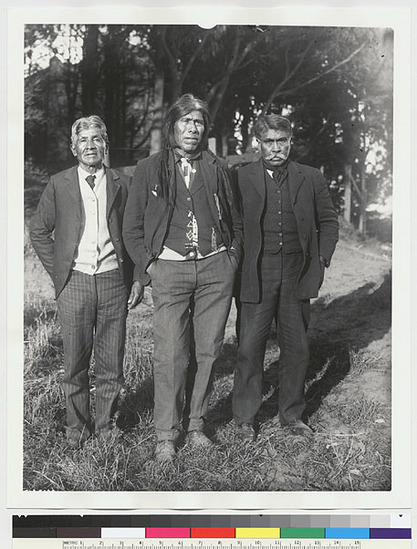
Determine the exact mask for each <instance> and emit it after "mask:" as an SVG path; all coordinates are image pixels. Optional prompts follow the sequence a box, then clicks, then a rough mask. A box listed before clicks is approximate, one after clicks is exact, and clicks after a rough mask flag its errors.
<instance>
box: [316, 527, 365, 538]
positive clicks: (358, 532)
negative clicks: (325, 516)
mask: <svg viewBox="0 0 417 549" xmlns="http://www.w3.org/2000/svg"><path fill="white" fill-rule="evenodd" d="M326 538H327V539H369V528H326Z"/></svg>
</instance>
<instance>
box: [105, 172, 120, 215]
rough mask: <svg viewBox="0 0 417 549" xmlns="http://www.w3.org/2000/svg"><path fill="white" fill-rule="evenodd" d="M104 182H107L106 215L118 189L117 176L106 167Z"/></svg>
mask: <svg viewBox="0 0 417 549" xmlns="http://www.w3.org/2000/svg"><path fill="white" fill-rule="evenodd" d="M106 179H107V181H106V183H107V186H106V188H107V208H106V215H107V217H108V216H109V214H110V211H111V208H112V206H113V203H114V199H115V198H116V195H117V193H118V191H119V189H120V184H119V183H118V181H117V180H118V179H119V176H118V175H117V173H115V172H114V171H113V170H111V169H106Z"/></svg>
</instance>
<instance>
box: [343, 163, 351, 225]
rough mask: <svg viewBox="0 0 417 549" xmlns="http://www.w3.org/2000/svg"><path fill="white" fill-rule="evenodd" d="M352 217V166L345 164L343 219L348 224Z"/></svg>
mask: <svg viewBox="0 0 417 549" xmlns="http://www.w3.org/2000/svg"><path fill="white" fill-rule="evenodd" d="M351 215H352V166H351V165H350V164H345V203H344V211H343V217H344V219H345V221H346V222H347V223H349V224H350V220H351Z"/></svg>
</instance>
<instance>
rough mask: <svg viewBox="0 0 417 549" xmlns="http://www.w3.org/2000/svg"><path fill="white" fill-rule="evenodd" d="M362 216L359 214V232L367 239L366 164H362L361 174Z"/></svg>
mask: <svg viewBox="0 0 417 549" xmlns="http://www.w3.org/2000/svg"><path fill="white" fill-rule="evenodd" d="M360 178H361V181H360V189H361V196H360V203H361V207H360V214H359V232H360V233H361V235H362V236H363V237H364V238H365V237H366V204H367V199H366V173H365V163H364V162H362V167H361V173H360Z"/></svg>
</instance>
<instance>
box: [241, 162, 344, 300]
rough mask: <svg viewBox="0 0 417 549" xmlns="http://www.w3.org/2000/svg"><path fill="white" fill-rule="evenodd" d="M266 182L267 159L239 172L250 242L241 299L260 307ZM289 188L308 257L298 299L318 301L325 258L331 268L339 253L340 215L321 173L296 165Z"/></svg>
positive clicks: (290, 166)
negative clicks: (321, 261)
mask: <svg viewBox="0 0 417 549" xmlns="http://www.w3.org/2000/svg"><path fill="white" fill-rule="evenodd" d="M265 177H268V176H267V175H266V174H265V168H264V166H263V163H262V160H261V159H260V160H258V161H257V162H254V163H253V164H249V165H248V166H244V167H243V168H241V169H240V170H238V177H237V179H238V189H239V195H240V201H241V208H242V214H243V229H244V238H245V248H244V258H243V265H242V273H241V291H240V299H241V301H244V302H248V303H258V302H259V300H260V280H259V268H258V262H259V258H260V255H261V248H262V232H261V218H262V215H263V212H264V209H265V197H266V190H265ZM288 184H289V189H290V196H291V204H292V208H293V211H294V215H295V217H296V220H297V227H298V236H299V239H300V244H301V248H302V251H303V257H304V262H303V267H302V269H301V271H300V274H299V276H298V283H297V298H298V299H310V298H314V297H317V295H318V291H319V286H320V263H319V256H323V257H324V258H325V260H326V263H327V264H329V263H330V259H331V257H332V254H333V252H334V249H335V247H336V243H337V240H338V219H337V213H336V210H335V208H334V206H333V203H332V200H331V197H330V194H329V190H328V186H327V183H326V181H325V179H324V177H323V175H322V173H321V172H320V170H318V169H316V168H312V167H311V166H306V165H304V164H299V163H298V162H292V161H290V162H289V164H288Z"/></svg>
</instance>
